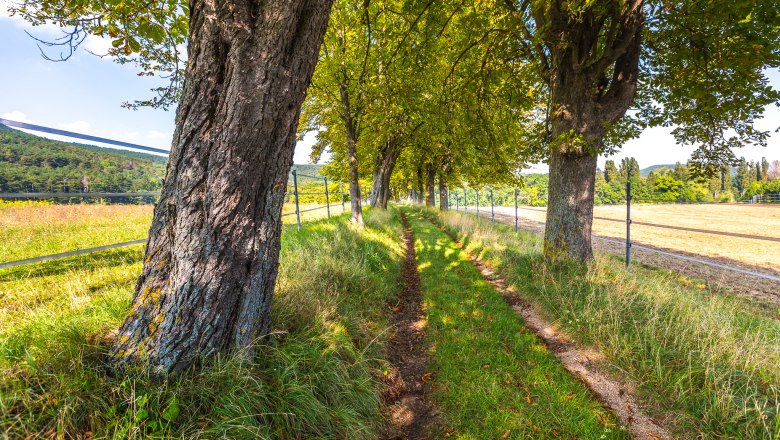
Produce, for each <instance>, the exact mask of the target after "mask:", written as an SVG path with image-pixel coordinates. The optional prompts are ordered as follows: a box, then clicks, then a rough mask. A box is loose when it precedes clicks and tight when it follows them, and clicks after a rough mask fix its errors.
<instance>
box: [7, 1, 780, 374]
mask: <svg viewBox="0 0 780 440" xmlns="http://www.w3.org/2000/svg"><path fill="white" fill-rule="evenodd" d="M13 9H14V12H16V13H18V14H19V15H20V16H21V17H23V18H26V19H28V20H30V21H31V22H33V23H42V22H51V21H54V22H55V23H59V24H60V25H69V26H72V29H73V31H72V35H73V36H75V38H70V39H68V38H66V39H63V40H61V41H64V43H62V44H70V43H72V42H76V43H75V44H78V42H79V41H81V40H80V39H79V38H78V36H79V34H80V33H84V32H87V33H93V34H98V35H107V36H109V37H111V38H112V39H113V43H114V45H113V47H114V49H113V50H112V51H111V52H112V54H113V55H115V56H116V57H117V58H116V59H117V60H118V61H119V62H127V61H128V60H130V59H135V60H136V61H138V64H139V66H140V67H141V69H142V72H143V73H144V74H150V73H158V72H159V71H164V72H167V73H172V75H171V77H172V78H173V79H174V81H173V82H172V83H171V87H170V88H168V89H164V90H163V91H162V92H161V94H160V95H159V96H158V98H159V99H157V100H155V99H152V100H148V101H147V102H141V103H140V104H144V103H149V104H152V105H165V104H166V103H170V102H171V100H178V102H179V106H178V116H177V130H176V135H175V137H174V144H173V151H172V155H171V162H170V164H169V166H168V170H167V175H166V178H165V181H164V184H163V188H162V197H161V200H160V203H158V204H157V207H156V209H155V214H154V215H155V218H154V221H153V226H152V229H151V231H150V234H149V236H150V240H149V245H148V247H147V258H146V259H145V261H144V267H143V271H142V274H141V278H140V280H139V282H138V284H137V287H136V295H135V298H134V300H133V307H132V313H131V315H130V316H129V317H128V318H127V320H126V321H125V323H124V325H123V326H122V328H121V329H120V331H119V333H118V336H117V340H116V343H115V345H114V351H113V354H114V363H115V365H117V366H118V367H120V368H121V367H131V366H141V367H144V368H149V369H151V370H152V371H153V372H154V373H157V374H166V373H169V372H173V371H178V370H181V369H182V368H185V367H187V366H189V365H191V364H192V363H193V361H194V360H195V359H197V357H198V356H203V355H206V356H208V355H213V354H215V353H219V352H224V351H226V350H238V351H240V352H241V353H243V354H244V355H247V356H251V355H252V354H253V353H254V352H253V350H252V348H253V347H254V342H255V340H256V338H258V337H260V336H263V335H265V334H267V333H268V331H269V330H270V328H271V327H270V325H271V323H270V313H269V311H270V307H271V298H272V296H273V289H274V284H275V278H276V273H277V267H278V253H279V245H280V234H281V225H280V217H279V215H280V212H281V207H282V203H283V202H284V199H285V196H286V194H285V187H286V185H285V181H286V179H287V173H288V171H289V169H290V166H291V163H292V152H293V146H294V143H295V134H296V128H298V127H297V126H298V122H299V115H300V109H301V106H302V105H303V104H304V102H303V101H304V98H305V95H306V89H307V86H308V85H309V83H310V80H311V77H312V75H313V74H314V69H315V65H317V64H318V61H319V66H318V67H317V73H316V74H314V76H315V78H314V80H313V82H312V86H311V87H310V88H309V98H308V100H307V101H306V103H305V105H304V111H303V115H304V117H303V118H302V119H301V127H302V129H303V130H319V133H318V137H319V142H318V144H317V148H316V149H315V156H316V155H317V154H319V153H321V152H323V151H325V150H326V149H327V150H330V151H331V152H332V157H333V159H332V162H331V163H330V164H329V165H328V167H329V171H328V172H329V173H331V174H330V175H331V176H332V177H338V178H344V179H346V178H347V177H348V180H349V182H350V193H351V195H352V197H351V203H352V219H353V221H355V222H356V223H362V215H361V205H360V201H361V197H360V196H361V192H362V191H364V190H365V189H362V188H361V187H360V177H361V175H364V176H365V175H371V176H372V187H371V190H370V192H369V200H370V201H371V203H372V204H373V205H375V206H377V207H380V208H381V207H383V206H385V204H386V201H387V200H388V198H389V196H390V191H391V188H392V187H395V188H396V191H398V192H399V193H403V194H405V193H410V194H413V195H414V196H415V197H417V198H418V199H420V198H422V195H423V194H425V198H426V200H427V201H428V203H431V202H432V200H433V199H434V197H433V196H434V193H435V191H436V188H435V183H436V181H437V178H436V177H437V176H438V182H439V188H438V190H439V193H440V194H442V195H445V197H441V200H442V201H443V203H446V200H447V197H446V193H447V189H448V187H449V186H452V185H453V184H463V183H467V184H469V185H472V186H484V185H489V184H500V183H504V184H512V183H514V182H515V181H516V180H517V179H518V175H517V172H518V170H519V169H520V168H521V167H522V165H524V164H526V163H529V162H538V161H540V160H546V161H547V162H548V163H549V165H550V174H549V185H548V194H547V201H548V216H547V225H546V229H545V240H544V243H545V245H544V254H545V256H546V257H547V258H549V259H561V258H573V259H577V260H582V261H586V260H589V259H591V258H592V255H593V254H592V249H591V243H590V239H591V226H592V218H593V203H594V199H595V194H596V191H595V189H596V188H595V182H596V177H597V174H599V173H598V172H597V168H596V163H597V157H598V155H599V154H608V153H611V152H614V151H615V150H616V149H618V148H619V147H620V145H622V143H623V142H625V141H626V140H627V139H629V138H631V137H635V136H637V135H638V134H639V133H640V132H641V130H642V129H643V128H644V127H647V126H660V125H666V126H669V125H674V126H675V127H676V128H675V129H674V130H673V134H674V136H675V137H676V139H677V141H678V142H679V143H681V144H688V145H696V146H698V149H697V150H696V152H695V153H694V154H693V157H692V160H691V163H690V167H689V169H690V171H691V173H693V174H694V175H696V176H713V175H716V174H717V172H718V170H719V169H720V168H721V167H722V166H723V165H731V164H733V163H734V162H735V160H736V157H735V155H734V153H733V151H732V149H733V148H735V147H738V146H740V145H743V144H746V143H756V144H766V140H767V137H768V133H766V132H764V131H761V130H757V129H756V128H755V127H754V125H753V122H754V121H755V120H756V119H758V118H760V117H761V115H762V113H763V111H764V109H765V107H766V106H767V105H770V104H772V103H775V102H777V101H779V100H780V93H778V91H776V90H775V89H773V88H772V87H769V86H768V85H767V79H766V71H767V69H772V68H777V67H778V66H780V17H778V14H777V10H776V7H775V5H774V4H773V3H772V2H767V1H763V0H745V1H740V2H733V1H730V0H709V1H687V0H685V1H682V0H680V1H654V0H630V1H612V0H588V1H584V0H559V1H528V0H486V1H480V2H464V1H462V0H364V1H361V2H349V1H346V0H289V1H284V2H247V1H240V0H224V1H213V0H206V1H197V2H194V1H193V2H185V1H183V0H161V1H151V2H149V1H148V0H128V1H123V2H98V1H93V0H84V1H78V2H71V1H62V0H23V1H22V2H20V3H19V5H18V6H13ZM329 19H330V23H329ZM187 31H188V32H187ZM185 40H186V41H187V42H188V54H187V62H186V71H184V73H183V75H182V72H183V71H182V66H183V65H184V63H183V62H182V59H183V57H180V56H179V53H178V48H179V46H180V44H182V43H183V42H184V41H185ZM318 55H319V56H318ZM182 76H183V77H184V78H185V82H186V87H179V85H180V82H177V81H178V80H180V79H181V78H182ZM169 91H173V92H171V93H168V92H169ZM630 108H631V109H634V110H632V111H631V112H630V113H628V114H627V112H628V110H629V109H630ZM442 208H444V209H446V208H447V207H446V205H445V206H442Z"/></svg>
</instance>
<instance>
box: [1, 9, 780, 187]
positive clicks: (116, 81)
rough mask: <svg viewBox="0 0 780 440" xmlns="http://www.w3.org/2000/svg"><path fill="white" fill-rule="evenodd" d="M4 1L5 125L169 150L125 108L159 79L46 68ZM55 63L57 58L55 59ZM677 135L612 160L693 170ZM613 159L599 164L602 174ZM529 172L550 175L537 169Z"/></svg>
mask: <svg viewBox="0 0 780 440" xmlns="http://www.w3.org/2000/svg"><path fill="white" fill-rule="evenodd" d="M6 4H7V0H0V41H2V44H1V45H0V60H2V67H0V117H2V118H5V119H11V120H17V121H22V122H30V123H34V124H39V125H45V126H49V127H54V128H59V129H64V130H70V131H75V132H79V133H86V134H91V135H95V136H102V137H107V138H111V139H117V140H121V141H126V142H132V143H136V144H141V145H147V146H150V147H157V148H165V149H168V148H170V143H171V137H172V135H173V131H174V117H175V112H174V111H173V110H170V111H162V110H152V109H141V110H137V111H132V110H127V109H123V108H121V107H120V105H121V104H122V103H123V102H125V101H132V100H134V99H141V98H146V97H150V96H151V94H152V93H153V92H151V91H150V90H149V89H151V88H153V87H156V86H157V85H159V84H160V83H159V81H160V80H159V79H155V78H149V77H139V76H137V75H136V73H137V71H136V69H134V67H133V66H131V65H125V66H121V65H118V64H116V63H114V62H112V61H111V60H110V59H108V58H105V59H101V58H99V57H97V56H95V55H92V54H90V53H88V52H87V51H85V50H80V51H79V52H77V53H76V54H75V55H74V56H73V57H72V58H71V59H69V60H68V61H65V62H57V63H55V62H51V61H46V60H44V59H43V58H42V57H41V55H40V53H39V50H38V47H37V46H36V43H35V41H34V40H33V39H32V38H30V37H29V36H28V35H27V34H26V33H25V30H27V31H29V32H31V33H32V34H33V35H35V36H38V37H41V38H43V39H51V38H52V37H56V36H57V35H58V32H59V30H58V29H56V28H54V27H49V26H46V27H36V28H33V27H31V26H29V25H28V24H26V23H24V22H23V21H21V20H20V19H18V18H16V17H8V14H7V12H6V8H5V5H6ZM107 44H108V42H107V41H106V40H104V39H101V38H97V37H89V38H88V39H87V41H86V42H85V48H86V49H89V50H91V51H93V52H95V53H105V49H106V47H107ZM54 55H56V53H54ZM770 80H771V83H772V85H773V86H774V87H775V88H780V73H778V72H777V71H773V72H771V73H770ZM757 126H758V127H759V128H761V129H764V130H769V131H771V132H772V137H771V139H770V141H769V146H768V147H766V148H761V147H746V148H742V149H740V150H738V151H737V156H745V157H746V158H747V159H749V160H752V161H755V160H760V159H761V158H762V157H767V159H769V160H770V161H771V160H773V159H780V133H775V132H774V131H775V129H777V128H778V127H780V108H777V107H770V108H768V109H767V112H766V113H765V117H764V119H763V120H762V121H759V122H758V123H757ZM670 131H671V128H662V127H659V128H653V129H648V130H645V132H644V133H643V134H642V135H641V137H640V138H638V139H635V140H632V141H630V142H628V143H627V144H626V145H625V146H624V147H623V149H622V150H621V151H620V153H619V154H618V155H616V156H613V157H611V159H615V160H619V159H621V158H623V157H630V156H633V157H636V159H637V160H638V161H639V164H640V165H641V166H642V167H646V166H649V165H654V164H665V163H674V162H678V161H679V162H686V161H687V160H688V159H689V158H690V155H691V152H692V151H693V148H692V147H685V148H684V147H681V146H679V145H676V144H675V141H674V137H672V135H671V134H670ZM313 141H314V137H313V136H312V135H310V136H307V138H306V139H304V141H302V142H298V144H297V145H296V149H295V158H294V160H295V163H308V160H309V152H310V151H311V144H312V142H313ZM605 160H606V159H605V158H603V157H602V158H600V159H599V165H600V166H603V163H604V161H605ZM530 171H540V172H544V171H546V166H545V165H543V164H541V165H536V166H533V167H532V168H531V169H530Z"/></svg>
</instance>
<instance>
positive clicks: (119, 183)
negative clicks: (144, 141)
mask: <svg viewBox="0 0 780 440" xmlns="http://www.w3.org/2000/svg"><path fill="white" fill-rule="evenodd" d="M166 162H167V158H166V157H162V156H154V155H151V154H144V153H136V152H132V151H124V150H114V149H109V148H101V147H96V146H93V145H82V144H72V143H67V142H61V141H55V140H51V139H46V138H42V137H40V136H35V135H32V134H28V133H24V132H21V131H18V130H12V129H10V128H8V127H6V126H4V125H0V192H68V193H77V192H137V191H158V190H159V189H160V182H161V181H162V178H163V176H164V174H165V163H166Z"/></svg>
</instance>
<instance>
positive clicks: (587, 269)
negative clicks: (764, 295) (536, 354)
mask: <svg viewBox="0 0 780 440" xmlns="http://www.w3.org/2000/svg"><path fill="white" fill-rule="evenodd" d="M431 214H433V215H440V218H441V219H442V220H443V222H444V223H445V225H446V226H447V227H448V228H449V229H450V230H451V231H452V232H453V233H455V234H456V235H458V236H459V237H461V240H462V241H463V242H464V243H465V244H466V248H467V249H468V250H469V252H471V253H472V254H474V255H477V256H478V257H479V258H480V259H481V260H483V261H485V262H486V263H488V264H490V265H491V266H493V267H494V268H496V269H497V270H498V272H499V273H500V275H501V276H502V277H504V278H505V279H506V280H507V281H508V282H509V283H510V284H511V285H512V286H513V287H514V288H515V289H516V290H517V291H518V292H520V293H521V294H522V295H524V296H525V297H526V299H527V300H530V301H531V302H532V303H534V304H535V305H536V306H538V308H539V309H540V311H541V312H542V313H543V314H544V315H545V316H546V317H547V318H548V319H550V320H551V321H554V322H555V323H556V324H557V325H558V326H560V327H561V329H562V330H563V331H564V332H565V333H566V334H568V335H569V336H570V337H571V338H572V339H573V340H575V341H577V342H578V343H580V344H582V345H585V346H592V347H595V348H597V349H598V350H599V351H600V352H602V353H603V354H604V355H605V356H606V360H605V362H604V366H605V368H609V369H611V371H612V372H614V373H617V374H620V375H623V376H624V377H626V378H628V379H629V380H630V381H632V382H633V383H635V384H636V385H637V387H638V391H639V394H640V397H642V398H643V399H644V400H645V401H646V402H649V403H650V404H651V408H650V410H651V411H652V412H654V413H655V414H656V415H657V416H659V417H664V418H665V420H664V422H665V423H664V424H665V425H667V426H669V427H670V428H672V429H673V430H674V431H675V432H676V435H677V436H678V437H681V438H715V437H717V438H726V437H728V438H749V439H753V438H755V439H758V438H778V436H780V418H778V415H777V411H778V404H779V403H780V393H779V392H778V390H779V387H780V349H778V347H780V322H778V321H776V320H773V319H770V318H767V317H766V316H762V315H761V314H760V313H755V310H754V309H752V308H751V307H750V306H748V305H746V304H745V303H744V302H741V301H739V300H737V299H734V298H730V297H724V296H722V295H716V294H711V293H710V292H708V291H707V290H706V288H701V287H703V286H699V287H697V284H698V283H696V282H692V281H691V280H688V279H686V278H681V277H680V276H679V275H677V274H674V273H672V272H668V271H660V270H654V269H650V268H643V267H635V268H634V269H632V272H631V273H627V272H626V271H625V269H624V267H623V263H622V262H621V260H619V259H618V258H615V257H608V256H598V257H597V259H596V261H595V262H594V263H592V264H590V265H588V266H583V265H580V264H574V263H571V264H555V265H550V264H546V263H545V261H544V260H543V258H542V254H541V250H542V240H541V237H539V236H538V235H535V234H532V233H527V232H523V231H521V232H520V234H519V235H516V234H515V233H514V232H513V231H512V229H511V228H510V227H508V226H505V225H499V224H496V225H493V224H491V223H490V221H489V220H483V219H477V218H476V217H474V216H470V215H464V214H459V213H453V212H449V213H443V214H438V213H437V214H434V213H433V212H431Z"/></svg>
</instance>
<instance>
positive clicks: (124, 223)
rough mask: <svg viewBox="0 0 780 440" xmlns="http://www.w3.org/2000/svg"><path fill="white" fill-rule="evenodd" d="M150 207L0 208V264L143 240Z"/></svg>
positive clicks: (34, 206)
mask: <svg viewBox="0 0 780 440" xmlns="http://www.w3.org/2000/svg"><path fill="white" fill-rule="evenodd" d="M151 215H152V207H151V205H43V204H28V205H10V206H0V261H13V260H19V259H24V258H31V257H37V256H41V255H48V254H54V253H59V252H67V251H72V250H77V249H84V248H89V247H95V246H102V245H107V244H112V243H120V242H123V241H130V240H136V239H139V238H144V237H145V236H146V233H147V232H148V231H149V224H150V223H151Z"/></svg>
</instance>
